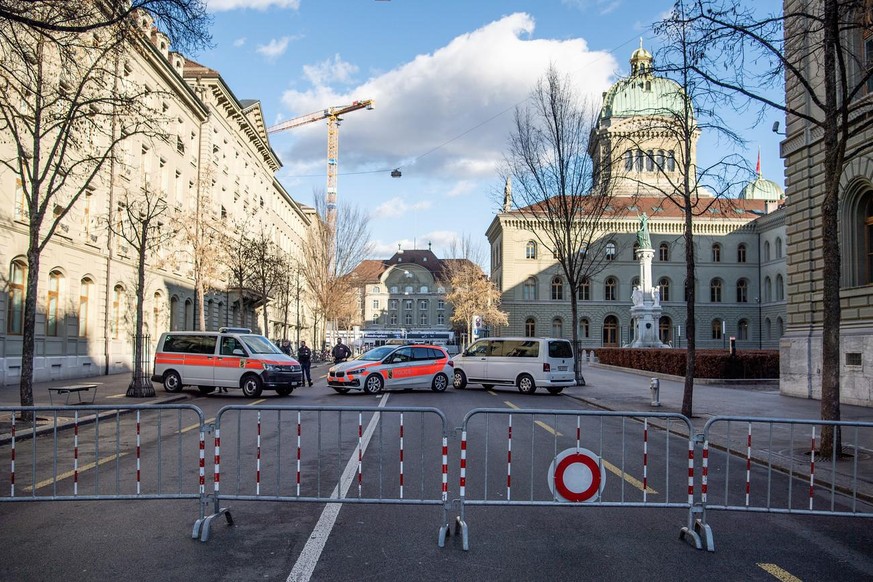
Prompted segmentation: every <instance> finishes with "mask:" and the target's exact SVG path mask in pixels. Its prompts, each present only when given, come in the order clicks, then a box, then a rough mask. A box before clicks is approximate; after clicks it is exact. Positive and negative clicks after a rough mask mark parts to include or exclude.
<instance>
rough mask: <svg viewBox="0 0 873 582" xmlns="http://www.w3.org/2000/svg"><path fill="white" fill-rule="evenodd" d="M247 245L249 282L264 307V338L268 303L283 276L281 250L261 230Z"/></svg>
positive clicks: (268, 317) (268, 311)
mask: <svg viewBox="0 0 873 582" xmlns="http://www.w3.org/2000/svg"><path fill="white" fill-rule="evenodd" d="M247 245H248V250H247V253H248V260H249V262H250V264H249V281H250V284H251V287H252V289H253V290H254V291H255V293H257V294H258V296H259V298H260V300H261V301H263V306H264V328H263V333H264V335H265V336H267V337H269V336H270V310H269V303H270V301H271V300H272V299H273V298H274V296H275V295H276V293H277V292H278V291H279V289H280V287H281V285H282V278H283V276H284V274H285V270H284V264H283V263H284V259H283V256H282V252H281V249H279V246H278V245H277V244H276V243H274V242H273V240H272V238H271V237H270V235H269V234H268V233H267V231H266V230H261V231H260V232H259V233H258V234H257V235H256V236H255V237H254V238H252V239H250V240H249V241H248V243H247Z"/></svg>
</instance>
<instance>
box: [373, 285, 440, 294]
mask: <svg viewBox="0 0 873 582" xmlns="http://www.w3.org/2000/svg"><path fill="white" fill-rule="evenodd" d="M372 292H373V293H381V292H382V289H381V287H373V288H372ZM388 292H389V293H391V294H395V293H400V287H397V286H396V285H394V286H391V287H389V288H388ZM403 292H404V293H415V290H414V287H413V286H412V285H407V286H405V287H404V288H403ZM436 292H437V293H445V292H446V288H445V287H437V289H436ZM418 293H430V288H429V287H428V286H427V285H422V286H421V287H419V288H418Z"/></svg>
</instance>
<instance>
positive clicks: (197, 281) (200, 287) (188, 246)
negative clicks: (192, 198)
mask: <svg viewBox="0 0 873 582" xmlns="http://www.w3.org/2000/svg"><path fill="white" fill-rule="evenodd" d="M213 172H214V170H213V169H212V167H211V166H209V167H207V168H204V169H201V172H200V176H199V178H198V181H199V185H198V188H197V199H196V205H195V209H194V211H191V212H180V213H179V215H178V216H177V223H178V225H179V229H180V233H181V239H182V240H181V241H180V242H181V243H182V246H183V248H184V249H185V256H186V258H188V260H190V262H191V270H192V272H193V274H194V306H195V313H196V314H197V329H199V330H200V331H205V330H206V312H205V309H204V305H205V296H206V293H208V292H209V291H211V290H213V289H215V288H216V286H217V285H218V284H219V282H220V280H221V276H222V272H223V271H224V270H225V268H226V257H225V251H226V245H224V244H222V239H223V237H224V236H226V235H225V232H224V230H225V229H226V227H227V218H226V217H225V216H223V215H222V216H220V217H217V218H218V219H217V220H215V219H212V220H210V213H209V212H207V209H208V208H209V206H210V201H211V196H210V194H211V192H210V191H209V190H210V189H211V185H212V183H213V179H212V175H213Z"/></svg>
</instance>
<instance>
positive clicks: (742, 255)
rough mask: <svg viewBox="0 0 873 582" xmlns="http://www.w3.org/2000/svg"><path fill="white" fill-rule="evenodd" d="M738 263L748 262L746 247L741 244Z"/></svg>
mask: <svg viewBox="0 0 873 582" xmlns="http://www.w3.org/2000/svg"><path fill="white" fill-rule="evenodd" d="M737 262H738V263H745V262H746V245H744V244H742V243H740V244H739V245H738V246H737Z"/></svg>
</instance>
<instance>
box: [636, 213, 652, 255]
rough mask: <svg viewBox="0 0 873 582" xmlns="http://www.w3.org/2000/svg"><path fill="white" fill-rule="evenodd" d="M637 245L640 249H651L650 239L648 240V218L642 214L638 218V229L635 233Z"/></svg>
mask: <svg viewBox="0 0 873 582" xmlns="http://www.w3.org/2000/svg"><path fill="white" fill-rule="evenodd" d="M637 245H639V248H641V249H650V248H652V239H651V238H649V217H648V216H646V213H645V212H644V213H643V215H642V216H640V229H639V230H638V231H637Z"/></svg>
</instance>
